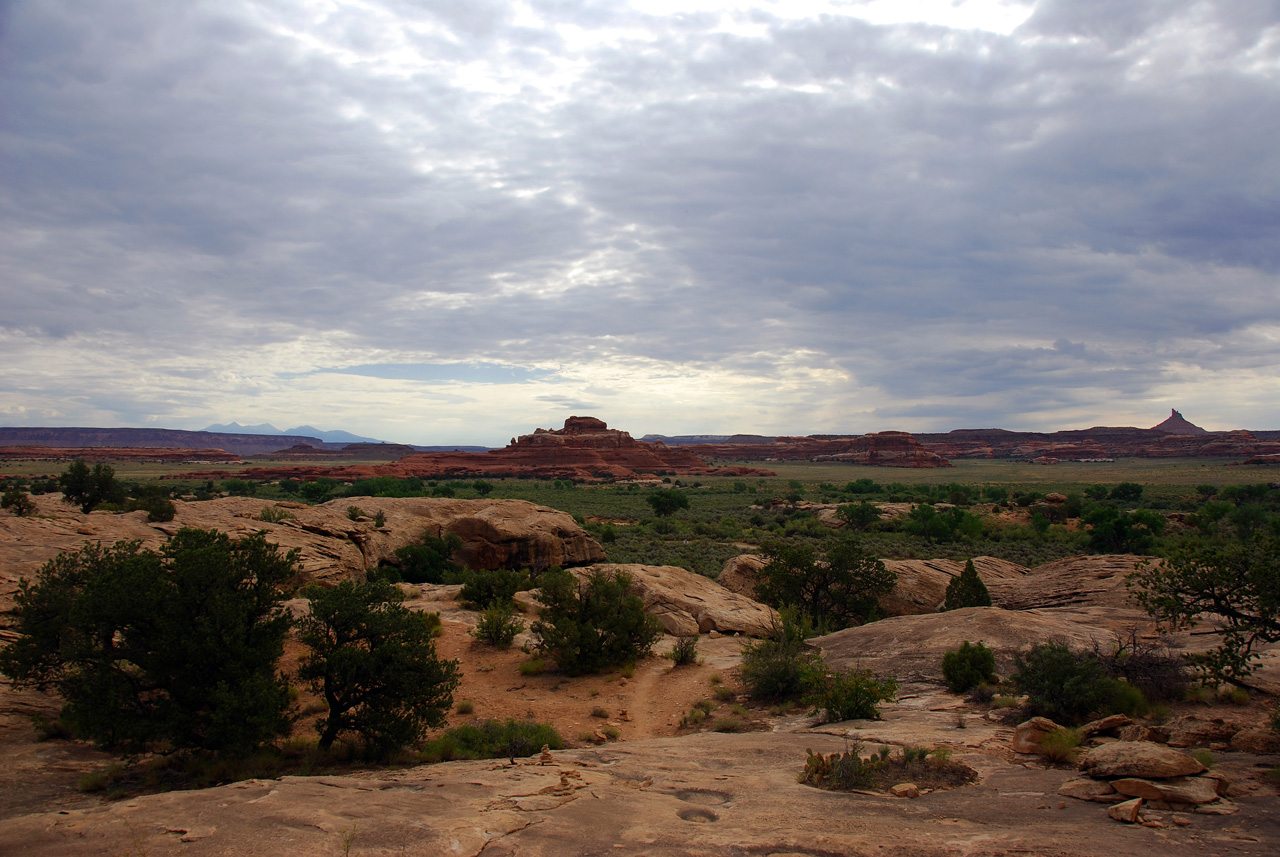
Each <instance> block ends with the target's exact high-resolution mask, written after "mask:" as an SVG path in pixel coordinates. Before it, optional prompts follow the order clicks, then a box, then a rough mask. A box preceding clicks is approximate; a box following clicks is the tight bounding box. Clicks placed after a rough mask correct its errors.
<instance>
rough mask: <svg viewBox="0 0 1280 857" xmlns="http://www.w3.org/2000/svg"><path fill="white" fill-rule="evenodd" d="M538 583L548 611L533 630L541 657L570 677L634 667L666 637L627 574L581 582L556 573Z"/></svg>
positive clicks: (601, 574)
mask: <svg viewBox="0 0 1280 857" xmlns="http://www.w3.org/2000/svg"><path fill="white" fill-rule="evenodd" d="M538 583H539V591H538V601H539V602H540V603H541V604H542V605H543V606H542V612H541V613H540V615H539V618H538V621H537V622H535V623H534V624H533V628H532V630H533V633H534V635H535V636H536V637H537V639H538V649H539V651H541V652H543V653H545V654H548V655H550V656H551V657H553V658H554V659H555V661H556V666H557V667H558V668H559V669H560V671H561V672H564V673H566V674H567V675H582V674H584V673H594V672H600V671H602V670H606V669H611V668H614V667H624V666H626V665H628V664H634V663H635V661H636V660H637V659H639V658H641V657H644V656H645V655H647V654H648V653H649V650H650V649H652V648H653V644H654V643H656V642H657V640H658V638H659V637H660V636H662V628H661V626H660V625H659V624H658V620H657V619H655V618H654V617H652V616H650V615H648V614H647V613H645V611H644V602H642V601H641V600H640V597H639V596H638V595H634V594H632V593H631V592H630V591H629V590H630V586H631V578H630V577H629V576H628V575H627V574H625V573H623V572H618V573H609V572H605V571H601V570H594V571H591V572H589V573H588V574H587V577H586V579H585V580H582V581H581V582H579V581H577V580H576V579H575V578H574V576H573V575H572V574H570V573H569V572H567V571H555V570H552V571H548V572H545V573H544V574H543V575H542V576H541V577H540V578H539V581H538Z"/></svg>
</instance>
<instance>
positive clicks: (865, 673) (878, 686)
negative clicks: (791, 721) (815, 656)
mask: <svg viewBox="0 0 1280 857" xmlns="http://www.w3.org/2000/svg"><path fill="white" fill-rule="evenodd" d="M806 684H807V685H808V686H807V687H806V692H805V697H804V701H805V703H806V704H807V705H812V706H813V707H814V708H817V709H819V710H820V711H822V712H823V719H824V720H826V721H827V722H828V723H839V722H841V721H844V720H879V719H880V710H879V708H877V706H878V705H879V703H881V702H892V701H893V699H894V697H895V695H896V694H897V692H898V683H897V682H896V681H895V680H893V679H891V678H886V679H877V678H876V677H875V676H874V675H872V674H871V671H870V670H840V671H836V672H831V673H824V672H815V673H811V674H810V675H809V677H808V681H807V682H806Z"/></svg>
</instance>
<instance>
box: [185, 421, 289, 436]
mask: <svg viewBox="0 0 1280 857" xmlns="http://www.w3.org/2000/svg"><path fill="white" fill-rule="evenodd" d="M205 431H216V432H222V433H223V434H293V432H287V431H280V429H278V428H276V427H275V426H273V425H271V424H270V423H260V424H258V425H256V426H242V425H240V423H237V422H230V423H227V424H226V425H220V424H218V423H214V424H213V425H211V426H209V427H208V428H206V429H205Z"/></svg>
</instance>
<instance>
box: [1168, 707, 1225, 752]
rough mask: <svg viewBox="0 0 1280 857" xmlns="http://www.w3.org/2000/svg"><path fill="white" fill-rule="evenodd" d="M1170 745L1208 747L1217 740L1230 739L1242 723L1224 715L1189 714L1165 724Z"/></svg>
mask: <svg viewBox="0 0 1280 857" xmlns="http://www.w3.org/2000/svg"><path fill="white" fill-rule="evenodd" d="M1164 728H1165V729H1166V730H1168V733H1169V742H1168V743H1169V746H1170V747H1207V746H1209V744H1211V743H1213V742H1215V741H1230V740H1231V738H1232V737H1233V736H1234V735H1235V734H1236V733H1237V732H1239V731H1240V724H1239V723H1237V722H1235V721H1234V720H1226V719H1224V718H1222V717H1200V716H1199V715H1196V714H1188V715H1186V716H1185V717H1178V718H1175V719H1174V720H1171V721H1169V722H1168V723H1166V724H1164Z"/></svg>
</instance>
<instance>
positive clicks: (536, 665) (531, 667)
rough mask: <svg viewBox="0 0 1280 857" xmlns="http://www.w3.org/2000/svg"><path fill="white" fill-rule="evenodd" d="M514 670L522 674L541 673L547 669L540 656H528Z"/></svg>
mask: <svg viewBox="0 0 1280 857" xmlns="http://www.w3.org/2000/svg"><path fill="white" fill-rule="evenodd" d="M516 671H517V672H519V673H520V675H524V676H530V675H542V674H543V673H544V672H546V671H547V665H546V663H545V662H544V661H543V660H542V658H529V660H527V661H524V662H523V663H521V664H520V666H518V667H516Z"/></svg>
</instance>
